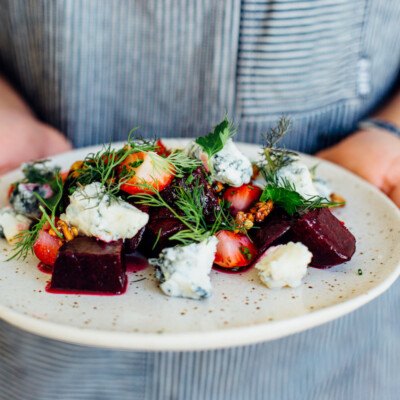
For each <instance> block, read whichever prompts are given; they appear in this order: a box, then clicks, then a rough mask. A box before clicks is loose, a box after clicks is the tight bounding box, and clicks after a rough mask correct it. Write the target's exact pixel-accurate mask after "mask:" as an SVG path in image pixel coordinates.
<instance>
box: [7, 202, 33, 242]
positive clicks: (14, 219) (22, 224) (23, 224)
mask: <svg viewBox="0 0 400 400" xmlns="http://www.w3.org/2000/svg"><path fill="white" fill-rule="evenodd" d="M31 222H32V221H31V220H30V219H29V218H27V217H25V216H24V215H21V214H18V213H16V212H15V211H14V210H13V209H11V208H4V209H2V210H0V236H3V237H5V238H6V239H7V241H8V243H13V242H14V241H15V236H16V235H18V233H20V232H21V231H23V230H27V229H29V226H30V224H31Z"/></svg>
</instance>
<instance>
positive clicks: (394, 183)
mask: <svg viewBox="0 0 400 400" xmlns="http://www.w3.org/2000/svg"><path fill="white" fill-rule="evenodd" d="M317 156H318V157H321V158H324V159H325V160H328V161H332V162H334V163H336V164H339V165H341V166H342V167H344V168H346V169H348V170H350V171H352V172H354V173H355V174H357V175H359V176H360V177H362V178H364V179H365V180H367V181H368V182H370V183H372V184H373V185H374V186H376V187H378V188H379V189H380V190H382V192H384V193H385V194H386V195H388V196H389V197H390V198H391V199H392V201H393V202H394V203H395V204H396V205H397V206H398V207H400V138H398V137H397V136H395V135H393V134H391V133H389V132H386V131H384V130H380V129H376V130H375V129H374V130H372V129H371V130H365V131H359V132H356V133H354V134H353V135H351V136H349V137H348V138H346V139H344V140H342V141H341V142H339V143H338V144H337V145H335V146H332V147H330V148H328V149H326V150H323V151H321V152H319V153H318V154H317Z"/></svg>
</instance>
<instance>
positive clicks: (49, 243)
mask: <svg viewBox="0 0 400 400" xmlns="http://www.w3.org/2000/svg"><path fill="white" fill-rule="evenodd" d="M62 245H63V242H62V240H61V239H60V238H59V237H58V236H52V235H50V234H49V233H48V232H47V231H46V230H44V229H42V230H41V231H40V232H39V236H38V238H37V240H36V242H35V243H34V244H33V252H34V253H35V256H36V257H37V258H38V259H39V260H40V261H41V262H42V263H43V264H46V265H50V266H51V267H52V266H53V265H54V263H55V261H56V257H57V253H58V249H59V248H60V247H61V246H62Z"/></svg>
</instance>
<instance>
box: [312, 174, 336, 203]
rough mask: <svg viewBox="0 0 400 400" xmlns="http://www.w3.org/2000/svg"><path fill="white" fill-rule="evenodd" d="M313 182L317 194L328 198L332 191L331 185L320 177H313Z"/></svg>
mask: <svg viewBox="0 0 400 400" xmlns="http://www.w3.org/2000/svg"><path fill="white" fill-rule="evenodd" d="M313 184H314V187H315V189H316V190H317V192H318V195H319V196H320V197H323V198H325V199H328V200H329V199H330V197H331V194H332V193H333V191H332V189H331V187H330V186H329V185H328V183H327V182H326V181H325V180H324V179H322V178H314V179H313Z"/></svg>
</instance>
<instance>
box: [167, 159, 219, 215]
mask: <svg viewBox="0 0 400 400" xmlns="http://www.w3.org/2000/svg"><path fill="white" fill-rule="evenodd" d="M189 177H193V178H190V179H189V181H188V178H189ZM197 181H198V182H199V185H200V186H201V187H203V189H204V195H203V196H201V204H202V205H203V214H204V218H205V220H206V221H207V222H208V223H212V222H214V221H215V212H216V211H219V209H220V205H219V201H218V197H217V195H216V193H215V191H214V189H213V188H212V187H211V185H210V184H209V183H208V181H207V179H206V175H205V173H204V170H203V168H201V167H198V168H196V169H195V170H194V171H193V172H192V173H191V174H188V175H185V176H184V177H182V178H176V179H175V180H174V181H173V182H172V183H171V185H169V186H168V187H166V188H165V189H164V190H163V191H162V192H161V196H162V197H163V199H164V200H165V202H166V203H167V204H168V205H169V206H171V207H174V206H175V203H176V200H177V194H176V190H177V187H179V188H182V189H183V190H186V191H188V192H192V191H193V188H194V187H195V185H196V184H197ZM188 182H189V183H188Z"/></svg>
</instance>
